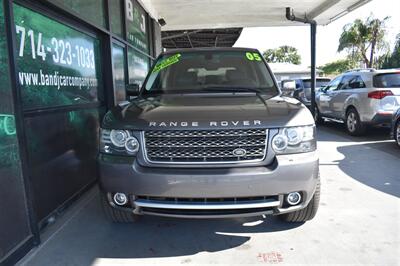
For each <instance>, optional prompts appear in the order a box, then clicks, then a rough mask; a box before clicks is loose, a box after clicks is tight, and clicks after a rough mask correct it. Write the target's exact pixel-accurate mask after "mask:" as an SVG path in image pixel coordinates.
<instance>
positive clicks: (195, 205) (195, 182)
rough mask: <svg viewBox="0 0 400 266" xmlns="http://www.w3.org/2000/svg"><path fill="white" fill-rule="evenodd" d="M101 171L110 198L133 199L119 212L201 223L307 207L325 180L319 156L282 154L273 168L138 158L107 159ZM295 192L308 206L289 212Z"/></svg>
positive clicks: (302, 204) (272, 165) (101, 181)
mask: <svg viewBox="0 0 400 266" xmlns="http://www.w3.org/2000/svg"><path fill="white" fill-rule="evenodd" d="M99 167H100V185H101V188H102V190H103V191H104V192H105V193H115V192H122V193H125V194H127V195H129V196H130V199H131V200H130V204H129V205H128V206H124V207H119V208H121V209H123V210H127V211H133V212H134V213H136V214H152V215H161V216H172V217H195V218H214V217H233V216H234V217H237V216H254V215H261V214H281V213H286V212H290V211H295V210H298V209H301V208H304V207H305V206H307V204H308V202H309V201H310V200H311V198H312V196H313V194H314V191H315V188H316V185H317V182H318V176H319V170H318V156H317V154H316V152H312V153H303V154H292V155H279V156H276V158H275V160H274V161H273V163H271V164H270V165H267V166H252V167H230V168H155V167H143V166H141V165H140V164H138V162H137V160H135V158H124V157H116V156H112V155H103V154H101V155H100V156H99ZM294 191H299V192H301V194H302V201H301V203H300V204H299V205H296V206H292V207H288V206H287V205H285V203H284V196H285V195H286V194H288V193H290V192H294ZM217 199H220V201H219V202H218V203H217V202H216V200H217ZM243 199H248V200H244V201H243ZM182 200H183V201H182ZM221 201H222V203H221ZM110 204H111V205H113V203H112V201H111V197H110ZM243 204H247V205H243ZM221 206H222V207H221ZM115 207H116V206H115Z"/></svg>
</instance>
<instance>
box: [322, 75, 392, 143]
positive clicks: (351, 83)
mask: <svg viewBox="0 0 400 266" xmlns="http://www.w3.org/2000/svg"><path fill="white" fill-rule="evenodd" d="M399 106H400V69H390V70H375V69H356V70H351V71H348V72H346V73H344V74H342V75H340V76H338V77H336V78H335V79H333V80H332V81H331V82H330V83H329V84H328V86H326V87H325V88H323V89H321V90H320V91H319V92H318V93H317V95H316V110H315V120H316V122H317V123H322V122H323V121H324V118H328V119H333V120H338V121H343V122H345V125H346V129H347V131H348V133H349V134H350V135H362V134H363V133H364V132H365V130H366V127H367V126H368V125H371V126H390V123H391V119H392V115H393V113H394V112H395V111H396V110H397V108H398V107H399Z"/></svg>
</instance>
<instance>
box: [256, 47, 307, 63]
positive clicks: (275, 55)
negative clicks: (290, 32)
mask: <svg viewBox="0 0 400 266" xmlns="http://www.w3.org/2000/svg"><path fill="white" fill-rule="evenodd" d="M263 56H264V58H265V60H267V62H268V63H292V64H295V65H300V64H301V56H300V55H299V53H298V50H297V49H296V48H295V47H292V46H288V45H283V46H280V47H278V48H276V49H267V50H266V51H265V52H264V53H263Z"/></svg>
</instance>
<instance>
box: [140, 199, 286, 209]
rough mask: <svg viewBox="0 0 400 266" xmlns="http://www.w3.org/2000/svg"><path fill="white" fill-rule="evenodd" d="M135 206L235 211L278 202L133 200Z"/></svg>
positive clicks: (272, 204) (262, 206) (273, 204)
mask: <svg viewBox="0 0 400 266" xmlns="http://www.w3.org/2000/svg"><path fill="white" fill-rule="evenodd" d="M134 204H135V206H137V207H143V208H157V209H179V210H235V209H253V208H270V207H278V206H279V205H280V202H279V200H270V201H258V202H248V203H234V202H231V203H226V202H224V203H206V204H205V203H195V202H193V203H173V202H171V203H161V202H155V201H148V200H135V202H134Z"/></svg>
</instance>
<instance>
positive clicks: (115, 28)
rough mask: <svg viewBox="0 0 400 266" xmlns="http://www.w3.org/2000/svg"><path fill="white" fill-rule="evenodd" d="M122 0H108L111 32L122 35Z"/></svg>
mask: <svg viewBox="0 0 400 266" xmlns="http://www.w3.org/2000/svg"><path fill="white" fill-rule="evenodd" d="M122 20H123V16H122V0H111V1H110V21H111V32H112V33H114V34H116V35H118V36H120V37H122V33H123V29H122Z"/></svg>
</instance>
